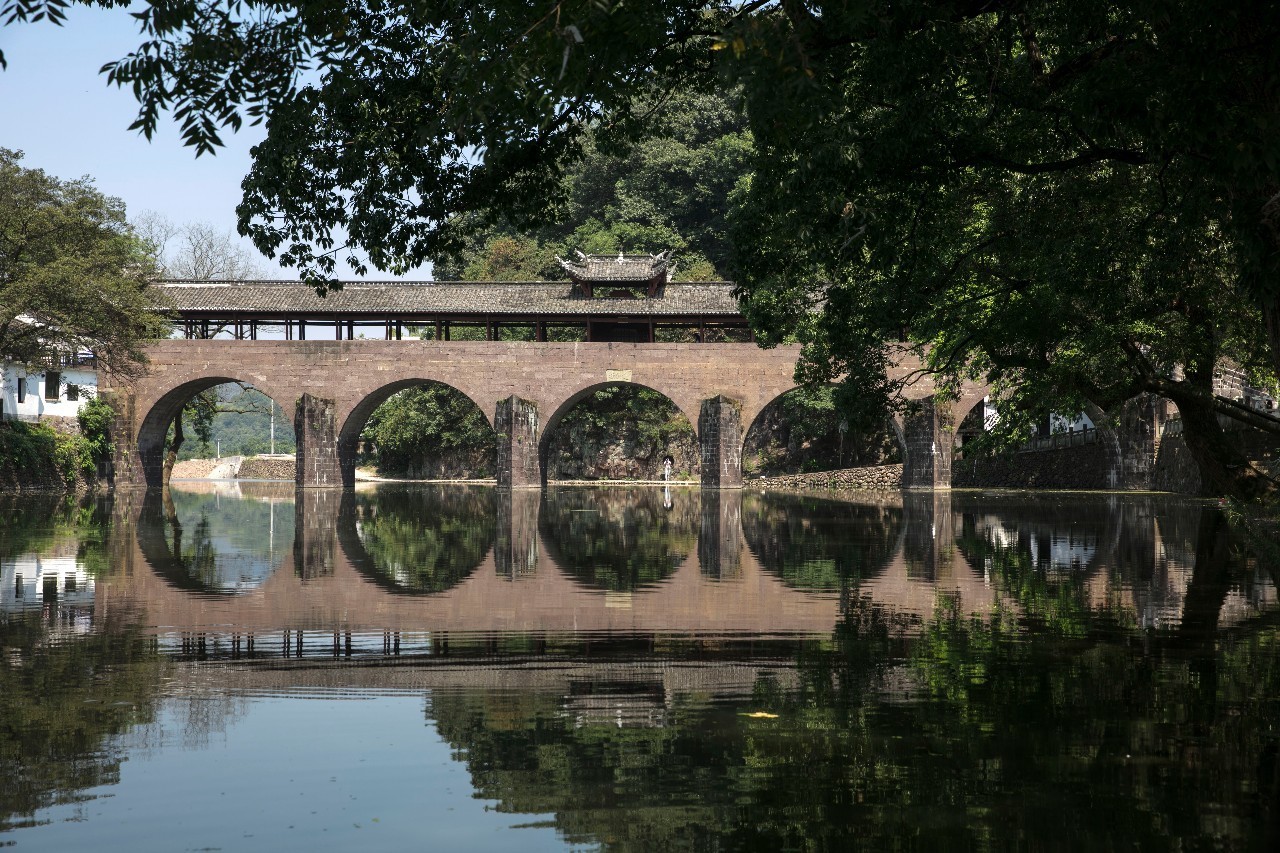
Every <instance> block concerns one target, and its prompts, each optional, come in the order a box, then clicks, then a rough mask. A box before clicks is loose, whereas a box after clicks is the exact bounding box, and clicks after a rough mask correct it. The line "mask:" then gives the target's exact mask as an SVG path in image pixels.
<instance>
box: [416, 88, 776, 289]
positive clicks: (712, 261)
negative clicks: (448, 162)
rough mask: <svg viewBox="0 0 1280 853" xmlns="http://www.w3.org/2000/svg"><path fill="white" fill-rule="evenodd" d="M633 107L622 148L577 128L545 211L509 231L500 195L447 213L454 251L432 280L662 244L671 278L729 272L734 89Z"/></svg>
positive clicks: (551, 265)
mask: <svg viewBox="0 0 1280 853" xmlns="http://www.w3.org/2000/svg"><path fill="white" fill-rule="evenodd" d="M642 109H643V110H644V111H645V112H646V113H647V114H649V119H648V121H647V122H645V124H644V126H643V128H642V129H640V130H639V131H637V133H638V134H639V138H638V139H637V140H636V141H635V143H634V144H632V145H624V144H621V142H620V141H619V140H618V139H616V138H613V133H611V132H610V130H609V129H608V128H604V127H599V126H595V127H592V128H591V129H590V130H589V131H588V132H587V134H586V135H585V137H584V140H583V149H582V153H581V155H580V156H579V157H578V158H577V159H576V160H574V161H573V162H571V163H568V164H566V166H565V170H564V175H563V177H562V178H561V179H560V181H559V184H560V193H561V194H562V197H563V200H562V201H561V202H560V203H559V204H558V205H557V206H556V207H555V208H554V209H553V210H551V211H550V215H548V216H547V217H545V218H543V219H541V220H539V221H536V222H534V223H532V224H529V225H527V226H526V227H524V228H521V229H518V228H516V227H515V226H514V225H513V224H512V223H511V221H510V220H509V219H508V215H507V210H508V207H507V205H506V203H505V201H504V202H503V203H499V204H493V205H491V206H490V207H489V208H486V209H483V210H479V211H475V212H474V213H472V214H470V215H465V216H459V217H455V218H454V220H452V221H451V223H450V225H449V228H450V231H451V233H453V234H456V235H457V236H458V238H459V240H460V248H458V249H457V250H455V251H452V252H447V253H444V254H442V255H440V256H437V257H435V258H434V259H433V260H434V267H433V269H434V272H435V275H436V277H437V278H441V279H456V278H461V279H463V280H473V281H474V280H500V281H501V280H520V279H526V280H530V279H535V280H536V279H562V278H564V277H565V276H564V271H563V270H562V269H561V268H560V266H559V265H558V264H557V263H556V260H555V258H556V256H557V255H559V256H561V257H569V256H571V253H572V252H573V250H578V251H582V252H588V253H593V254H613V253H615V252H619V251H625V252H660V251H665V250H667V249H671V250H673V251H674V252H675V255H676V258H677V264H676V271H675V277H676V279H678V280H683V281H700V280H716V279H723V278H727V277H729V276H731V275H732V274H733V272H734V265H733V262H734V258H733V251H732V248H731V247H730V245H729V242H728V233H727V232H728V216H729V204H730V197H731V195H732V194H733V191H734V189H735V187H737V186H738V185H739V184H740V183H742V181H743V180H745V177H746V176H747V174H748V173H749V170H750V157H751V154H752V145H751V134H750V132H749V131H748V130H747V127H746V117H745V115H744V114H743V111H742V98H741V93H740V92H737V91H736V90H735V91H734V92H731V93H729V94H727V95H726V94H722V93H716V92H702V91H698V90H694V89H688V88H679V89H675V90H672V91H669V92H666V93H663V94H662V95H661V96H658V95H650V96H648V97H647V98H646V99H645V102H644V106H643V107H642Z"/></svg>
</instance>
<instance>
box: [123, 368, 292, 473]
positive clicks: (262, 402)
mask: <svg viewBox="0 0 1280 853" xmlns="http://www.w3.org/2000/svg"><path fill="white" fill-rule="evenodd" d="M295 449H296V448H295V444H294V431H293V416H292V414H290V413H288V412H287V411H286V410H285V409H283V408H282V407H281V406H280V404H279V401H278V400H277V399H276V398H275V396H274V395H273V394H272V393H271V392H270V391H265V390H263V389H260V388H256V387H255V386H254V385H252V384H251V383H248V382H243V381H241V380H238V379H235V378H234V377H228V376H209V377H203V378H200V379H194V380H191V381H190V382H184V383H183V384H181V385H179V386H177V387H176V388H174V389H172V390H170V391H169V392H168V393H167V394H165V395H164V396H163V397H161V398H160V399H159V400H157V401H156V403H155V405H153V406H152V407H151V410H150V411H149V412H148V413H147V416H146V417H145V418H144V419H143V421H142V426H141V428H140V429H139V430H138V458H139V460H140V462H141V463H142V469H143V474H144V476H145V478H146V483H147V486H149V487H160V486H163V485H165V484H166V483H167V482H168V480H169V475H170V473H171V472H172V471H173V470H174V466H175V465H177V464H178V463H179V462H185V461H188V460H193V459H201V460H207V461H208V462H210V463H216V462H217V461H219V460H220V459H222V458H225V457H237V456H239V457H243V456H257V455H262V454H272V453H274V454H276V455H288V456H292V455H293V454H294V452H295ZM212 468H213V466H212V465H204V466H200V467H199V468H197V469H195V470H194V471H193V473H194V474H196V475H198V476H208V474H209V473H211V472H212Z"/></svg>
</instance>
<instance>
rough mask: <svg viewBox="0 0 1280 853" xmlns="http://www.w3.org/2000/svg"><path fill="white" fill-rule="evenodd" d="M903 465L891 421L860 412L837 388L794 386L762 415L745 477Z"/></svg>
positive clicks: (751, 433) (750, 438)
mask: <svg viewBox="0 0 1280 853" xmlns="http://www.w3.org/2000/svg"><path fill="white" fill-rule="evenodd" d="M901 461H902V441H901V436H900V435H899V434H898V432H897V431H896V430H895V428H894V424H893V421H892V420H891V419H890V418H889V417H887V416H882V417H877V416H871V415H867V414H864V413H862V412H859V411H858V410H857V408H856V407H855V406H852V405H850V404H848V403H846V402H845V401H844V400H842V399H841V396H840V394H839V392H838V390H837V388H836V387H835V386H831V385H826V386H822V387H820V388H817V389H808V388H792V389H791V390H790V391H787V392H786V393H785V394H781V395H780V396H778V397H776V398H774V400H773V401H772V402H770V403H769V405H767V406H765V407H764V408H763V409H762V410H761V411H760V414H759V415H757V416H756V419H755V421H754V422H752V424H751V426H750V428H749V429H748V430H747V434H746V438H745V439H744V441H743V446H742V468H743V473H744V474H746V475H748V476H757V477H772V476H778V475H781V474H805V473H809V472H813V471H834V470H838V469H842V468H861V467H865V466H868V465H891V464H895V463H898V462H901Z"/></svg>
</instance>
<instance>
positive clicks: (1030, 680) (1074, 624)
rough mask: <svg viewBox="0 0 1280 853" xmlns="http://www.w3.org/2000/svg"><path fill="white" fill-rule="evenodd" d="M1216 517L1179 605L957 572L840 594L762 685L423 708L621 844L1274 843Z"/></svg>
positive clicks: (1273, 746) (506, 773) (1276, 725)
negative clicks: (992, 587)
mask: <svg viewBox="0 0 1280 853" xmlns="http://www.w3.org/2000/svg"><path fill="white" fill-rule="evenodd" d="M1183 522H1185V519H1184V520H1182V521H1180V522H1179V524H1183ZM1183 527H1184V532H1185V525H1183ZM1226 537H1227V532H1226V530H1225V528H1224V527H1223V526H1222V524H1221V518H1220V517H1218V516H1217V514H1216V513H1213V512H1205V513H1204V514H1202V515H1201V516H1200V519H1199V522H1198V524H1197V525H1196V530H1195V533H1194V534H1191V536H1190V538H1192V539H1193V540H1194V542H1195V547H1194V551H1193V552H1191V553H1190V554H1189V555H1188V556H1189V557H1190V558H1191V559H1192V560H1194V566H1193V570H1192V575H1191V579H1190V581H1189V583H1188V585H1187V587H1186V590H1185V594H1184V601H1183V605H1182V612H1183V620H1182V623H1181V624H1179V625H1176V626H1169V627H1163V628H1157V629H1151V628H1144V627H1140V626H1138V625H1137V624H1135V623H1133V622H1130V623H1128V624H1122V623H1118V622H1117V620H1116V619H1115V616H1114V613H1113V612H1111V611H1110V610H1109V609H1108V608H1106V607H1102V608H1094V609H1090V608H1089V607H1087V606H1084V603H1085V602H1084V601H1083V600H1082V599H1081V598H1080V597H1079V596H1077V595H1076V593H1075V591H1074V590H1075V587H1074V586H1072V585H1071V584H1072V582H1073V581H1072V580H1071V578H1069V577H1068V578H1063V579H1059V580H1058V581H1055V582H1057V583H1062V584H1066V586H1065V587H1064V588H1063V589H1064V590H1065V592H1061V593H1059V592H1054V594H1047V593H1045V594H1041V593H1035V594H1030V595H1026V596H1023V597H1021V598H1019V599H1018V602H1017V603H1018V607H1019V611H1018V612H1014V611H1012V610H1003V611H999V612H998V613H997V614H996V615H995V616H994V617H991V618H988V619H980V618H976V617H970V616H966V615H965V614H964V613H963V612H962V610H961V608H960V606H959V602H958V600H957V599H956V598H955V597H954V596H951V595H948V594H945V593H943V594H940V595H939V599H938V609H937V612H936V613H935V614H934V616H933V617H932V618H931V619H929V620H927V621H926V622H925V623H924V624H923V625H912V624H911V617H908V616H895V615H894V614H893V613H892V612H890V611H886V610H884V609H882V608H880V607H879V606H877V605H875V604H873V603H872V602H870V601H869V600H868V599H866V598H859V597H856V596H854V595H849V596H848V598H847V600H846V607H845V615H844V617H843V621H842V623H841V625H840V626H839V628H838V629H837V631H836V632H835V634H834V635H833V636H832V637H831V638H830V639H828V640H822V641H811V642H805V643H803V644H801V646H800V650H799V651H798V652H797V653H796V655H795V670H794V673H795V679H794V681H792V680H788V679H775V678H770V677H761V678H759V679H758V680H757V681H756V684H755V687H754V690H753V692H752V693H751V694H750V695H749V696H748V695H743V694H732V693H730V694H716V693H714V692H708V691H704V690H699V689H697V688H696V687H686V689H685V690H683V691H679V692H672V691H670V690H667V691H655V690H652V689H648V688H646V687H645V686H644V685H640V686H636V687H634V688H633V689H629V690H628V689H615V690H613V693H614V694H625V695H617V696H615V697H614V699H613V700H612V701H613V702H614V704H615V705H616V706H617V707H618V708H619V710H618V713H617V715H616V718H614V717H610V716H609V715H608V714H594V715H593V714H590V713H586V714H584V713H582V712H581V711H580V710H579V709H578V705H577V704H576V703H578V701H579V700H578V699H577V695H576V693H575V692H574V691H569V693H568V695H565V694H563V693H553V692H543V693H524V694H518V693H512V692H509V691H498V690H475V691H466V690H456V691H438V692H437V693H435V694H433V696H432V697H431V701H430V704H429V707H428V710H427V713H428V715H429V717H430V718H431V719H432V720H433V721H434V722H435V725H436V726H437V728H438V731H439V732H440V734H441V735H442V736H444V737H445V738H447V739H448V740H449V742H450V743H451V744H452V745H453V747H454V748H455V749H456V750H457V754H458V756H459V757H460V758H461V759H462V760H463V761H465V762H466V764H467V766H468V769H469V770H470V772H471V774H472V778H473V781H474V783H475V785H476V789H477V795H478V796H480V797H482V798H485V799H493V800H496V801H497V802H498V806H497V808H499V809H500V810H503V811H508V812H516V813H549V814H552V815H553V816H554V817H553V820H554V823H555V825H556V827H557V828H558V829H559V830H560V831H561V832H562V833H563V835H564V836H565V838H566V840H568V841H570V842H573V843H584V844H590V843H594V844H599V845H600V846H601V847H602V848H604V849H608V850H620V851H626V850H655V849H662V850H679V849H688V850H702V849H725V850H786V849H790V850H876V851H879V850H886V849H903V848H910V849H923V850H974V849H977V850H996V849H1009V848H1017V849H1032V850H1078V849H1112V850H1119V849H1169V848H1171V847H1174V848H1179V849H1200V848H1206V849H1208V848H1213V849H1275V844H1276V842H1277V840H1280V836H1278V835H1277V827H1278V826H1280V775H1278V774H1280V769H1278V761H1277V757H1278V755H1280V739H1278V738H1277V735H1276V731H1277V730H1280V705H1278V704H1277V702H1276V697H1277V696H1280V641H1278V637H1277V631H1276V627H1275V619H1274V618H1273V616H1271V615H1263V616H1259V617H1255V618H1254V619H1253V620H1251V621H1247V622H1245V623H1243V624H1242V625H1237V626H1236V627H1234V628H1232V629H1231V630H1230V631H1223V630H1221V629H1219V628H1218V625H1217V614H1219V613H1220V612H1221V609H1222V607H1223V603H1224V600H1225V597H1226V595H1227V592H1228V590H1229V588H1231V587H1232V586H1234V585H1236V584H1238V582H1239V578H1240V577H1241V568H1242V567H1241V565H1240V561H1239V560H1238V558H1237V557H1235V556H1233V555H1232V553H1231V550H1230V548H1229V547H1227V543H1228V539H1227V538H1226ZM1009 553H1010V554H1011V555H1012V556H1011V557H1010V558H1009V562H1008V565H1009V566H1010V567H1011V568H1010V572H1011V574H1010V580H1009V581H1006V582H1008V583H1010V589H1014V588H1021V587H1016V586H1015V582H1016V581H1017V579H1018V578H1020V577H1021V576H1022V575H1021V573H1025V572H1027V571H1029V570H1030V569H1029V567H1028V565H1026V564H1025V562H1026V561H1025V559H1024V557H1025V554H1026V551H1025V550H1024V549H1017V548H1015V549H1011V550H1010V551H1009ZM995 571H996V574H999V573H1000V572H1002V571H1004V570H1003V569H1000V568H997V569H996V570H995ZM1068 574H1070V573H1069V572H1068ZM1064 602H1066V603H1065V604H1064ZM1064 609H1065V610H1067V611H1069V614H1068V615H1069V616H1070V619H1071V620H1072V621H1071V625H1070V630H1063V628H1062V620H1063V619H1064V618H1065V617H1064V614H1063V611H1064ZM908 629H914V630H908ZM584 662H585V661H584ZM685 665H686V666H697V665H699V664H698V661H696V660H693V659H690V660H688V661H686V662H685ZM600 677H606V676H600ZM641 705H643V706H644V707H645V708H646V709H647V710H646V712H645V713H638V712H635V713H624V711H625V709H628V708H633V706H634V707H635V708H639V707H640V706H641Z"/></svg>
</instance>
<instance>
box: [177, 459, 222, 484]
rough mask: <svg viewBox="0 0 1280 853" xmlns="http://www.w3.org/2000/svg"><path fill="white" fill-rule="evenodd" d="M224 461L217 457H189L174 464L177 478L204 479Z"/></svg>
mask: <svg viewBox="0 0 1280 853" xmlns="http://www.w3.org/2000/svg"><path fill="white" fill-rule="evenodd" d="M221 464H222V463H221V462H220V461H219V460H217V459H187V460H184V461H182V462H175V463H174V464H173V478H174V479H175V480H203V479H204V478H206V477H208V476H209V474H210V472H212V471H213V469H214V468H217V467H218V466H219V465H221Z"/></svg>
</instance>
